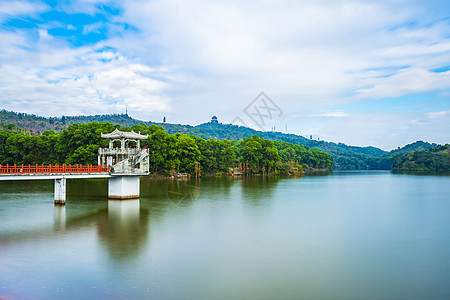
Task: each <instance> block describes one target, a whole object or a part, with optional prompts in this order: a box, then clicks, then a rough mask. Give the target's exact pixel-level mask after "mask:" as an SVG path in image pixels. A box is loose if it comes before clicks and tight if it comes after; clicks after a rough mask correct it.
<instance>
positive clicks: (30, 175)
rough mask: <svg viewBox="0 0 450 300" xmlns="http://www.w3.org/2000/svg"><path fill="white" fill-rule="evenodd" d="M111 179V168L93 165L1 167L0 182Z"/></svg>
mask: <svg viewBox="0 0 450 300" xmlns="http://www.w3.org/2000/svg"><path fill="white" fill-rule="evenodd" d="M62 177H64V178H109V177H111V175H110V174H109V166H108V167H105V166H93V165H87V166H82V165H75V166H72V165H53V166H52V165H40V166H39V165H34V166H32V165H13V166H9V165H6V166H1V165H0V180H34V179H57V178H62Z"/></svg>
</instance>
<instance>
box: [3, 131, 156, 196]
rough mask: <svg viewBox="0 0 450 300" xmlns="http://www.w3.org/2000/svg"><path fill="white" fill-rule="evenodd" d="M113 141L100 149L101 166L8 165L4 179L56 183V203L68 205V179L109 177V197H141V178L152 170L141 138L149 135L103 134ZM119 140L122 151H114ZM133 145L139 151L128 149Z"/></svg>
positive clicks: (4, 169) (5, 167)
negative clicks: (47, 180)
mask: <svg viewBox="0 0 450 300" xmlns="http://www.w3.org/2000/svg"><path fill="white" fill-rule="evenodd" d="M102 137H104V138H109V139H110V142H109V148H105V149H102V148H99V151H98V162H99V164H98V165H97V166H94V165H87V166H81V165H74V166H72V165H53V166H52V165H48V166H47V165H27V166H26V165H13V166H10V165H6V166H0V180H37V179H54V180H55V204H65V203H66V179H72V178H79V179H86V178H109V181H108V197H109V198H111V199H136V198H139V176H140V175H147V174H148V170H149V155H148V149H140V143H139V140H140V139H146V138H147V137H148V136H146V135H141V134H137V133H135V132H133V131H131V132H122V131H119V130H117V129H116V130H114V131H113V132H112V133H109V134H102ZM115 141H120V142H121V147H120V148H113V144H114V142H115ZM129 142H134V143H135V148H133V149H127V148H126V146H128V144H129Z"/></svg>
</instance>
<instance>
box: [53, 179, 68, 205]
mask: <svg viewBox="0 0 450 300" xmlns="http://www.w3.org/2000/svg"><path fill="white" fill-rule="evenodd" d="M55 204H62V205H64V204H66V178H65V177H62V178H56V179H55Z"/></svg>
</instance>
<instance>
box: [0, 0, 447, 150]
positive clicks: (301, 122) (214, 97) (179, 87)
mask: <svg viewBox="0 0 450 300" xmlns="http://www.w3.org/2000/svg"><path fill="white" fill-rule="evenodd" d="M0 70H1V72H0V108H1V109H6V110H13V111H20V112H26V113H32V114H37V115H42V116H62V115H80V114H83V115H92V114H105V113H123V112H125V106H128V113H129V115H131V116H132V117H134V118H137V119H141V120H145V121H156V122H160V121H161V120H162V118H163V117H167V120H168V122H171V123H182V124H192V125H195V124H200V123H204V122H206V121H208V120H209V119H210V118H211V116H212V115H217V117H218V118H219V121H220V122H223V123H235V124H242V123H243V124H246V125H247V126H250V127H253V128H256V129H258V128H259V127H263V128H264V129H266V130H271V128H272V127H273V126H275V130H277V131H283V132H284V131H286V128H287V131H288V132H290V133H296V134H301V135H303V136H307V137H309V136H310V135H312V136H313V138H320V139H321V140H322V139H323V140H327V141H335V142H344V143H347V144H351V145H359V146H367V145H373V146H377V147H381V148H383V149H385V150H391V149H393V148H397V147H398V146H403V145H405V144H408V143H411V142H414V141H416V140H424V141H429V142H437V143H449V142H450V4H449V2H448V1H447V0H442V1H438V0H437V1H434V0H429V1H419V0H389V1H383V0H381V1H369V0H367V1H363V0H355V1H352V0H346V1H340V0H297V1H285V0H277V1H275V0H270V1H265V0H261V1H241V0H220V1H219V0H217V1H211V0H210V1H206V0H183V1H180V0H164V1H160V0H151V1H150V0H149V1H147V0H127V1H107V0H74V1H70V0H67V1H14V0H12V1H11V0H7V1H4V0H0ZM260 92H264V93H265V95H267V96H268V97H269V100H268V99H266V100H265V101H266V104H267V103H268V104H269V106H271V107H276V108H277V111H274V110H273V111H272V112H273V114H271V115H270V116H271V117H272V119H271V120H270V121H269V119H270V118H266V122H265V123H264V124H261V122H256V124H255V119H256V121H258V118H256V117H255V118H254V119H252V118H251V116H252V115H251V113H249V114H246V112H247V113H248V112H249V111H248V109H247V110H246V108H248V107H250V108H252V107H254V106H256V107H257V108H258V107H259V112H260V113H261V114H263V113H264V112H265V115H266V116H268V115H269V113H271V111H269V110H267V106H266V107H264V105H262V104H261V103H262V102H261V99H259V98H258V99H256V101H255V98H256V97H257V96H258V95H259V94H260ZM258 101H259V102H258ZM253 116H255V115H253Z"/></svg>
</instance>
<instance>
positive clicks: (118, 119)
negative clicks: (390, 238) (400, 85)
mask: <svg viewBox="0 0 450 300" xmlns="http://www.w3.org/2000/svg"><path fill="white" fill-rule="evenodd" d="M0 122H1V123H4V124H14V125H15V126H18V127H20V128H25V129H26V130H28V131H31V132H32V133H33V134H41V133H42V132H44V131H45V130H55V131H57V132H60V131H62V130H63V129H65V128H67V127H68V126H69V125H71V124H74V123H77V124H80V123H89V122H108V123H111V124H120V125H121V126H127V127H131V126H133V125H136V124H142V123H144V124H146V125H147V126H150V125H152V124H154V125H158V126H162V127H163V128H164V129H165V130H166V131H167V132H168V133H169V134H173V133H177V132H179V133H186V134H192V135H195V136H198V137H202V138H205V139H209V138H215V139H219V140H224V139H228V140H235V141H237V140H242V139H243V138H244V137H251V136H253V135H258V136H260V137H263V138H265V139H270V140H275V141H285V142H289V143H292V144H297V145H303V146H308V147H311V148H314V149H318V150H321V151H324V152H326V153H328V154H331V155H332V156H333V158H334V162H335V168H336V169H347V170H349V169H355V170H356V169H390V168H391V158H392V157H393V156H394V155H397V154H404V153H407V152H409V151H417V150H426V149H430V148H432V147H433V146H436V145H435V144H429V143H425V142H421V141H419V142H415V143H413V144H410V145H406V146H405V147H403V148H399V149H395V150H393V151H391V152H387V151H384V150H382V149H379V148H376V147H357V146H348V145H345V144H343V143H332V142H326V141H317V140H312V139H307V138H305V137H303V136H301V135H296V134H289V133H281V132H273V131H257V130H254V129H251V128H248V127H244V126H237V125H231V124H222V123H210V122H209V123H204V124H200V125H197V126H191V125H181V124H171V123H155V122H144V121H142V120H137V119H134V118H132V117H130V116H129V115H128V114H111V115H94V116H62V117H60V118H56V117H52V118H45V117H40V116H36V115H30V114H24V113H16V112H12V111H6V110H1V111H0Z"/></svg>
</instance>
